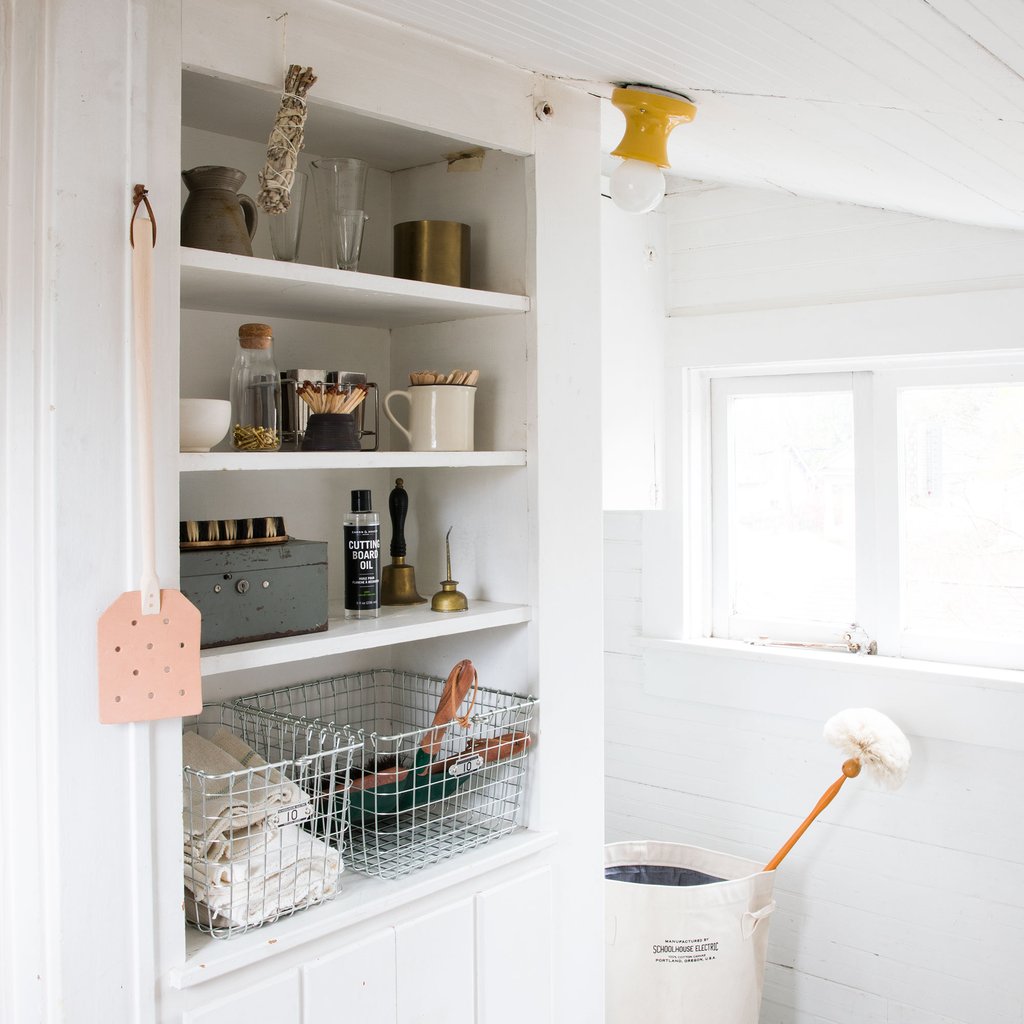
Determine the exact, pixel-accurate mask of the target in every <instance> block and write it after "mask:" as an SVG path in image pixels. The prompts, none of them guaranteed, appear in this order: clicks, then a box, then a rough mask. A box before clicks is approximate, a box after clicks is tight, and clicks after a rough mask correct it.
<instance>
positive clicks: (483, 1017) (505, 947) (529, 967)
mask: <svg viewBox="0 0 1024 1024" xmlns="http://www.w3.org/2000/svg"><path fill="white" fill-rule="evenodd" d="M580 980H581V983H585V982H584V979H580ZM476 986H477V988H476V991H477V1018H476V1024H523V1022H524V1021H529V1022H530V1024H548V1022H549V1021H550V1020H551V869H550V868H543V869H542V870H540V871H535V872H532V873H531V874H529V875H525V876H524V877H522V878H517V879H516V880H515V881H512V882H508V883H507V884H505V885H500V886H497V887H496V888H494V889H488V890H485V891H484V892H481V893H478V894H477V897H476Z"/></svg>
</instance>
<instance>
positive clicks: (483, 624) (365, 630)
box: [200, 599, 531, 679]
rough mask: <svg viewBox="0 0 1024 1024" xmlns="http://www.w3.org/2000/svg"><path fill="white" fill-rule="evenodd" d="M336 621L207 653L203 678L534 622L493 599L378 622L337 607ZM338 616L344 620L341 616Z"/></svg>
mask: <svg viewBox="0 0 1024 1024" xmlns="http://www.w3.org/2000/svg"><path fill="white" fill-rule="evenodd" d="M331 613H332V617H331V619H330V620H329V622H328V626H327V629H326V630H325V631H324V632H322V633H307V634H305V635H303V636H288V637H281V638H280V639H277V640H261V641H258V642H256V643H251V644H235V645H233V646H230V647H215V648H211V649H209V650H206V651H203V653H202V655H201V657H200V667H201V670H202V674H203V678H204V679H208V678H210V677H212V676H216V675H221V674H222V673H225V672H239V671H243V670H245V669H252V668H264V667H266V666H268V665H284V664H287V663H289V662H294V661H309V660H311V659H313V658H325V657H329V656H330V655H334V654H351V653H352V652H354V651H369V650H373V649H374V648H377V647H390V646H391V645H392V644H404V643H410V642H411V641H415V640H429V639H431V638H433V637H438V636H455V635H456V634H459V633H472V632H475V631H476V630H481V629H495V628H496V627H498V626H514V625H518V624H520V623H523V622H529V621H530V617H531V612H530V607H529V606H528V605H519V604H498V603H495V602H493V601H475V600H472V599H471V600H470V602H469V610H468V611H465V612H432V611H431V610H430V606H429V605H415V606H413V607H388V608H381V610H380V617H379V618H376V619H347V620H346V619H344V618H341V617H340V616H341V611H340V609H336V608H333V607H332V608H331ZM335 613H338V617H337V618H335V617H334V615H335Z"/></svg>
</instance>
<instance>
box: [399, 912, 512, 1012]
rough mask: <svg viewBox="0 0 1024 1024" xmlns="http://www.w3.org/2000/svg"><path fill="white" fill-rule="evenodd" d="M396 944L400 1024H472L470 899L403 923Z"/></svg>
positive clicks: (471, 921)
mask: <svg viewBox="0 0 1024 1024" xmlns="http://www.w3.org/2000/svg"><path fill="white" fill-rule="evenodd" d="M395 940H396V947H397V964H398V1024H474V1020H475V1018H474V1012H473V1011H474V977H473V968H474V964H473V951H474V950H473V946H474V943H473V901H472V900H469V899H467V900H463V901H462V902H459V903H455V904H452V905H451V906H449V907H445V908H444V909H443V910H439V911H437V912H436V913H433V914H427V915H426V916H424V917H418V918H416V919H415V920H413V921H410V922H408V923H407V924H401V925H399V926H398V927H397V928H396V929H395ZM520 1024H522V1022H520Z"/></svg>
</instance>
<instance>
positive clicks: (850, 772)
mask: <svg viewBox="0 0 1024 1024" xmlns="http://www.w3.org/2000/svg"><path fill="white" fill-rule="evenodd" d="M858 775H860V761H858V760H857V758H855V757H851V758H850V760H849V761H845V762H844V763H843V774H842V775H840V776H839V778H838V779H836V781H835V782H833V783H832V785H831V786H829V787H828V789H826V790H825V792H824V793H822V795H821V799H820V800H819V801H818V802H817V803H816V804H815V805H814V809H813V810H812V811H811V813H810V814H808V815H807V817H806V818H804V820H803V822H801V824H800V827H799V828H798V829H797V830H796V831H795V832H794V833H793V834H792V835H791V836H790V837H789V838H788V839H787V840H786V841H785V843H783V844H782V849H780V850H779V852H778V853H777V854H775V856H774V857H772V859H771V860H770V861H768V863H767V864H766V865H765V866H764V870H765V871H774V870H775V869H776V868H777V867H778V866H779V865H780V864H781V863H782V861H783V858H784V857H785V856H786V854H787V853H789V851H790V850H792V849H793V847H794V846H796V841H797V840H798V839H799V838H800V837H801V836H802V835H803V834H804V833H805V832H806V831H807V829H808V828H809V827H810V824H811V822H812V821H814V819H815V818H816V817H817V816H818V815H819V814H821V812H822V811H823V810H825V808H826V807H828V805H829V804H830V803H832V801H833V800H834V799H835V796H836V794H837V793H838V792H839V790H840V789H842V787H843V783H844V782H845V781H846V780H847V779H855V778H856V777H857V776H858Z"/></svg>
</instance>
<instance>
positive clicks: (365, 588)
mask: <svg viewBox="0 0 1024 1024" xmlns="http://www.w3.org/2000/svg"><path fill="white" fill-rule="evenodd" d="M343 524H344V540H345V618H346V619H375V618H377V616H378V615H379V614H380V516H378V515H377V513H376V512H374V511H373V508H372V507H371V498H370V492H369V491H353V492H352V511H351V512H349V513H347V514H346V515H345V518H344V520H343Z"/></svg>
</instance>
